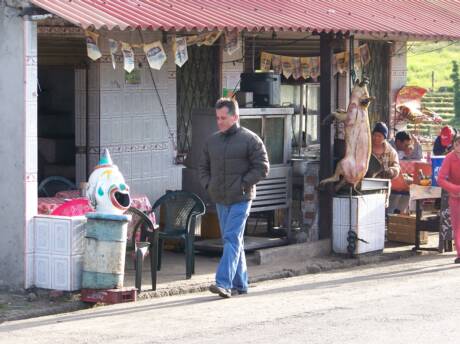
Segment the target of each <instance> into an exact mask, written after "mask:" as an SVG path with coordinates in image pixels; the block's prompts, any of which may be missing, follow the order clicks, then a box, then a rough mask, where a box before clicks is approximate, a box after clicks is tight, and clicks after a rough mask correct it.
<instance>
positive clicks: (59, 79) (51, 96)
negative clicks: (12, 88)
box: [37, 65, 75, 183]
mask: <svg viewBox="0 0 460 344" xmlns="http://www.w3.org/2000/svg"><path fill="white" fill-rule="evenodd" d="M38 82H39V84H38V114H37V126H38V133H37V135H38V182H39V183H40V182H41V181H43V180H44V179H45V178H47V177H51V176H61V177H64V178H67V179H69V180H70V181H72V182H75V71H74V67H73V66H65V65H64V66H60V65H46V66H39V67H38Z"/></svg>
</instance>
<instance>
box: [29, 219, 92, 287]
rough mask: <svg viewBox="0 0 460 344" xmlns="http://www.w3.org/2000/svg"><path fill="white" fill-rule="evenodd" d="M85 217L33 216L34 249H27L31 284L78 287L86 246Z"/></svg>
mask: <svg viewBox="0 0 460 344" xmlns="http://www.w3.org/2000/svg"><path fill="white" fill-rule="evenodd" d="M85 223H86V218H85V217H83V216H81V217H80V216H79V217H57V216H41V215H38V216H36V217H35V218H34V230H33V231H34V232H35V245H34V249H35V253H28V254H27V255H26V258H27V259H28V262H29V263H28V265H29V266H30V267H32V268H31V269H26V279H27V278H28V279H29V280H28V282H27V283H28V285H29V286H30V285H36V286H37V287H39V288H46V289H57V290H67V291H72V290H78V289H79V288H80V277H81V268H82V262H83V258H82V257H83V253H84V247H85Z"/></svg>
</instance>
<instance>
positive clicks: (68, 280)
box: [51, 255, 83, 291]
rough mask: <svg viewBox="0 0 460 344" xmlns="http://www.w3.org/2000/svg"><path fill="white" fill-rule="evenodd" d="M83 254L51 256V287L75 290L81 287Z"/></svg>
mask: <svg viewBox="0 0 460 344" xmlns="http://www.w3.org/2000/svg"><path fill="white" fill-rule="evenodd" d="M82 269H83V256H82V255H78V256H58V255H56V256H52V257H51V271H52V275H51V276H52V279H51V289H56V290H65V291H73V290H78V289H80V287H81V273H82Z"/></svg>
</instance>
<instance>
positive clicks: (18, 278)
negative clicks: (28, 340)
mask: <svg viewBox="0 0 460 344" xmlns="http://www.w3.org/2000/svg"><path fill="white" fill-rule="evenodd" d="M36 38H37V34H36V24H35V23H33V22H30V21H28V20H26V19H24V18H23V17H20V16H19V10H17V9H15V8H14V7H13V6H7V5H6V3H5V2H1V3H0V52H1V54H0V66H2V72H1V73H0V104H2V106H1V108H0V128H1V134H0V158H1V160H2V161H1V169H0V171H1V172H0V189H1V190H2V193H3V197H1V198H0V219H1V224H0V238H1V239H0V286H9V287H14V288H18V287H24V286H25V285H26V284H27V282H26V274H27V276H29V278H30V277H31V276H33V275H32V274H33V255H32V254H30V253H29V252H32V251H31V250H33V245H31V244H33V238H32V237H31V235H27V233H32V218H33V216H34V215H35V214H36V211H37V48H36V47H37V40H36ZM29 256H30V259H29V263H30V264H27V260H28V258H29Z"/></svg>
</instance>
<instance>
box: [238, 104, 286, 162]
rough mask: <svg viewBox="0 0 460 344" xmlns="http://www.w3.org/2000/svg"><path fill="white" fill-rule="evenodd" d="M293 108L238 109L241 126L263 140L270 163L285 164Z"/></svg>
mask: <svg viewBox="0 0 460 344" xmlns="http://www.w3.org/2000/svg"><path fill="white" fill-rule="evenodd" d="M293 114H294V109H293V108H253V109H250V108H244V109H240V124H241V126H243V127H245V128H247V129H249V130H251V131H253V132H254V133H256V134H257V135H259V137H260V138H261V139H262V140H263V141H264V144H265V147H266V148H267V154H268V159H269V161H270V164H271V165H282V164H287V161H288V160H289V159H290V155H291V140H292V127H291V117H292V115H293Z"/></svg>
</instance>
